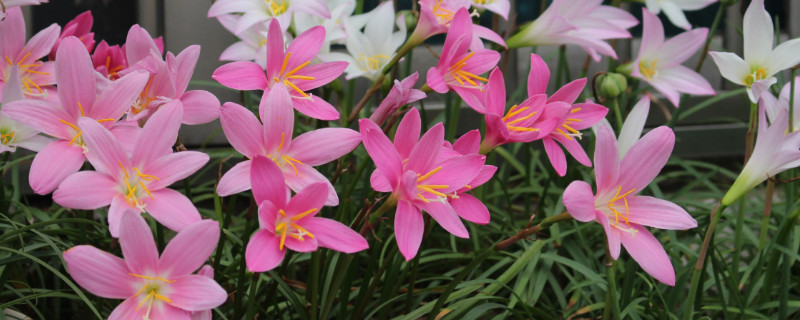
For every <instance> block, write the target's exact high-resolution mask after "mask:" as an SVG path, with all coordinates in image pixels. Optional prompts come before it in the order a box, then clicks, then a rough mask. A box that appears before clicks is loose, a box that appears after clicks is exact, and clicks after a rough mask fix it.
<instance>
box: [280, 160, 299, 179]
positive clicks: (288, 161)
mask: <svg viewBox="0 0 800 320" xmlns="http://www.w3.org/2000/svg"><path fill="white" fill-rule="evenodd" d="M281 158H283V161H284V162H286V163H288V164H289V165H290V166H292V169H294V174H295V175H296V176H299V175H300V171H297V167H296V166H295V165H294V163H292V161H294V162H297V163H302V162H300V161H297V160H295V159H292V158H290V157H289V156H281Z"/></svg>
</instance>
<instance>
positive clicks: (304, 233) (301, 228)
mask: <svg viewBox="0 0 800 320" xmlns="http://www.w3.org/2000/svg"><path fill="white" fill-rule="evenodd" d="M289 225H290V226H292V227H294V228H295V229H296V230H300V232H301V233H302V234H303V235H306V236H309V237H311V238H313V237H314V235H313V234H311V232H308V230H306V229H303V227H301V226H299V225H297V224H296V223H289ZM300 240H303V239H302V236H301V238H300Z"/></svg>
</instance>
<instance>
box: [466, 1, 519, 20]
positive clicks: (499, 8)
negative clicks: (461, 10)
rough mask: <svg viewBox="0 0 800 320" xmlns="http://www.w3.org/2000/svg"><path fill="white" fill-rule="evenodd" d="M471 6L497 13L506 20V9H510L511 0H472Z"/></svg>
mask: <svg viewBox="0 0 800 320" xmlns="http://www.w3.org/2000/svg"><path fill="white" fill-rule="evenodd" d="M472 6H473V7H475V8H478V9H482V10H489V11H491V12H494V13H496V14H499V15H500V16H501V17H503V19H506V20H508V11H510V10H511V2H510V1H508V0H472Z"/></svg>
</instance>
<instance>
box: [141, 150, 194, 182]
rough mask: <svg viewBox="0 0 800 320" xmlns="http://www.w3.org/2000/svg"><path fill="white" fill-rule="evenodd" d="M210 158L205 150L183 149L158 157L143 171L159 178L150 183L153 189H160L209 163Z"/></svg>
mask: <svg viewBox="0 0 800 320" xmlns="http://www.w3.org/2000/svg"><path fill="white" fill-rule="evenodd" d="M208 159H209V157H208V154H205V153H203V152H199V151H181V152H176V153H172V154H168V155H166V156H163V157H160V158H158V159H157V160H156V161H153V162H152V163H150V164H148V165H147V166H146V167H144V168H143V170H142V171H143V172H146V173H147V174H149V175H153V176H156V177H157V178H158V180H155V181H151V182H150V183H149V184H148V187H149V188H150V190H151V191H152V190H158V189H161V188H166V187H168V186H170V185H171V184H173V183H175V182H176V181H179V180H183V179H184V178H186V177H188V176H190V175H192V174H193V173H195V172H197V171H198V170H200V168H202V167H203V166H204V165H205V164H206V163H208Z"/></svg>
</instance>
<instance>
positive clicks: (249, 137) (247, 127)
mask: <svg viewBox="0 0 800 320" xmlns="http://www.w3.org/2000/svg"><path fill="white" fill-rule="evenodd" d="M221 111H222V112H221V115H220V119H219V120H220V123H221V125H222V131H223V132H224V133H225V137H226V138H227V139H228V142H230V144H231V145H232V146H233V148H234V149H236V151H239V152H240V153H242V154H243V155H245V156H246V157H249V158H252V157H254V156H255V155H257V154H260V153H261V151H262V147H263V145H264V140H263V135H262V132H263V128H262V126H261V122H259V121H258V118H256V116H255V115H254V114H253V113H252V112H250V110H247V108H245V107H243V106H241V105H239V104H236V103H233V102H226V103H225V104H224V105H223V106H222V110H221Z"/></svg>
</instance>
